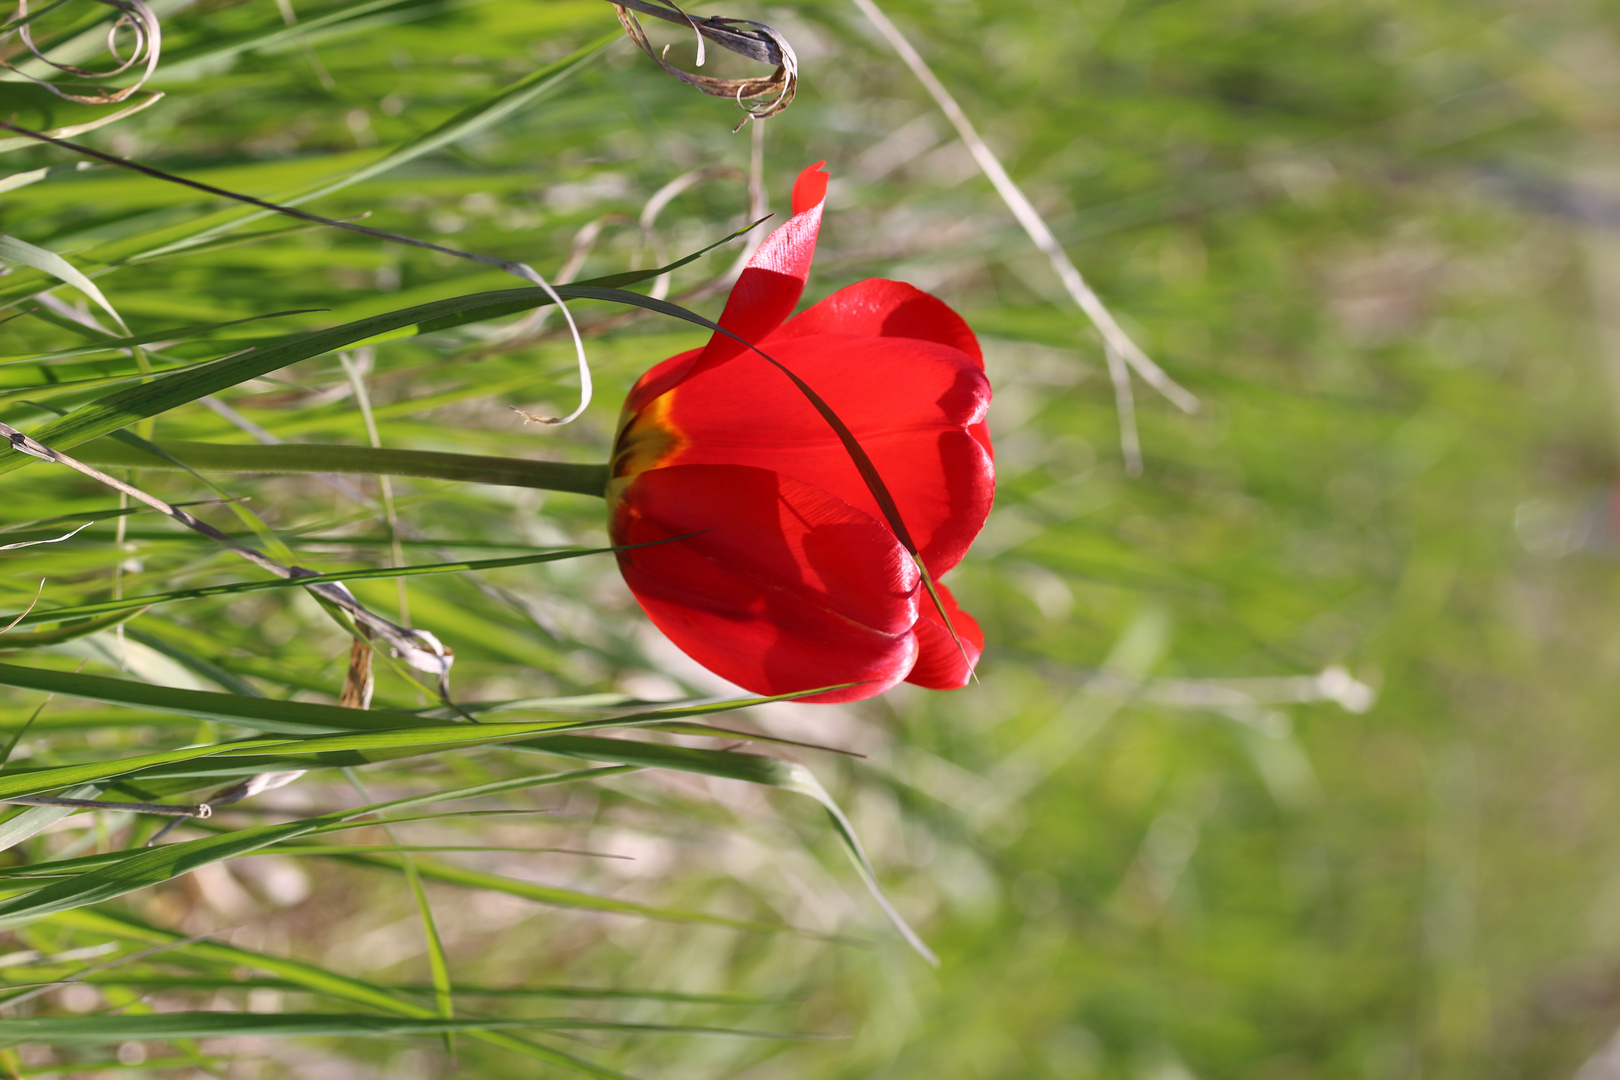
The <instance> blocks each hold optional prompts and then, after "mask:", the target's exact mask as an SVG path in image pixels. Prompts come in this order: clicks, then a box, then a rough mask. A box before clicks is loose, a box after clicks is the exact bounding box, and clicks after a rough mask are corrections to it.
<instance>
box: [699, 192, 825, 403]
mask: <svg viewBox="0 0 1620 1080" xmlns="http://www.w3.org/2000/svg"><path fill="white" fill-rule="evenodd" d="M822 164H824V163H822V162H818V163H817V164H815V165H812V166H810V167H809V168H808V169H805V170H804V171H803V172H801V173H800V174H799V179H798V181H797V182H796V183H795V184H794V185H793V216H792V217H790V218H788V220H787V221H786V222H784V223H783V224H782V226H781V227H780V228H778V229H776V230H775V231H774V232H772V233H771V235H769V236H767V237H766V238H765V242H764V243H762V244H760V245H759V250H758V251H756V252H754V255H753V257H752V258H750V259H749V260H748V265H747V266H746V267H744V268H743V272H742V275H741V276H740V277H738V278H737V284H735V285H733V286H732V287H731V295H730V296H728V297H727V298H726V309H725V311H723V312H722V313H721V315H720V318H719V320H718V321H719V324H720V325H721V326H723V327H725V328H726V329H727V330H729V331H731V332H732V333H733V334H736V335H737V336H738V337H740V338H742V339H743V341H746V342H749V343H750V344H753V345H758V344H759V343H760V342H762V341H764V340H765V339H766V338H767V337H769V336H770V334H771V332H772V331H774V330H775V329H776V328H777V327H779V326H781V325H782V322H783V320H785V319H786V318H787V317H788V316H789V315H791V314H793V308H794V306H795V305H796V304H798V302H799V297H800V296H802V295H804V282H805V279H806V278H808V277H809V276H810V260H811V259H812V258H813V257H814V256H815V254H816V237H817V236H818V235H819V234H820V232H821V207H822V203H823V202H824V201H825V200H826V196H827V174H826V173H823V172H817V170H818V169H820V168H821V166H822ZM812 197H813V199H814V201H810V200H811V199H812ZM746 349H747V346H745V345H743V344H742V343H741V342H738V341H737V340H735V339H734V338H731V337H728V336H727V335H725V334H719V333H717V334H715V335H714V336H712V337H711V338H709V344H708V345H707V346H705V347H704V349H703V352H702V353H700V354H699V355H698V358H697V359H696V360H695V361H693V363H692V366H691V369H690V372H689V374H696V373H697V372H699V371H704V370H707V369H709V368H712V367H715V366H717V365H719V364H723V363H725V362H726V361H727V360H730V359H731V358H732V357H734V356H736V355H738V354H739V353H742V352H744V351H746Z"/></svg>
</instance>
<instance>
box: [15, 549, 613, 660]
mask: <svg viewBox="0 0 1620 1080" xmlns="http://www.w3.org/2000/svg"><path fill="white" fill-rule="evenodd" d="M612 551H613V549H612V548H566V549H564V550H561V551H546V552H540V553H537V554H534V555H514V556H511V557H509V558H505V559H472V560H467V561H463V562H449V563H423V564H421V565H417V566H385V567H378V568H373V569H369V570H334V571H332V572H331V573H327V574H313V575H310V576H309V577H298V578H276V579H274V580H265V581H238V582H232V583H231V584H229V585H201V586H198V587H197V588H195V589H176V590H174V591H173V592H167V593H152V594H149V595H146V596H126V597H122V598H120V599H117V600H102V601H99V602H97V603H94V604H81V605H78V606H76V607H70V608H53V609H50V610H47V611H39V610H35V611H32V612H30V613H29V614H27V615H25V616H23V618H21V619H20V620H18V623H17V625H19V626H28V625H32V624H37V623H57V622H62V621H64V620H67V619H89V618H90V617H92V616H101V615H106V614H107V613H109V612H121V611H123V612H127V611H128V610H129V609H131V608H144V607H150V606H152V605H154V604H167V603H170V602H172V601H175V600H200V599H203V598H205V597H210V596H236V595H239V594H241V593H251V592H264V591H266V590H273V589H288V588H293V589H297V588H302V587H304V586H306V585H319V584H321V583H322V582H348V581H368V580H387V579H391V578H402V577H422V576H425V575H432V574H461V573H468V572H476V571H480V570H498V569H501V568H503V567H508V566H532V565H534V564H536V563H546V562H556V561H558V560H561V559H577V558H581V557H583V556H586V555H605V554H611V553H612ZM123 617H124V618H128V617H129V616H128V615H125V616H123ZM9 621H10V620H9V619H3V618H0V622H9ZM113 621H114V622H116V621H118V620H117V619H114V620H113ZM101 622H104V623H105V622H106V620H105V619H103V620H101ZM107 625H111V623H107ZM97 629H101V626H100V625H97V626H93V627H90V628H89V629H80V630H79V631H78V633H91V632H92V631H93V630H97ZM75 636H76V635H75ZM0 643H3V644H4V645H5V646H7V647H12V646H13V645H14V643H13V641H12V639H11V638H10V637H9V636H8V637H5V638H4V639H0Z"/></svg>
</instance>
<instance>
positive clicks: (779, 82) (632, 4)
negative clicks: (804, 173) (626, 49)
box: [612, 0, 799, 128]
mask: <svg viewBox="0 0 1620 1080" xmlns="http://www.w3.org/2000/svg"><path fill="white" fill-rule="evenodd" d="M612 3H613V7H614V9H615V10H616V11H617V12H618V13H619V23H620V24H621V25H622V26H623V27H624V32H625V33H626V34H628V35H629V37H630V40H631V41H634V42H635V43H636V45H637V46H638V47H639V48H640V49H641V51H642V52H644V53H646V54H647V55H648V56H650V57H652V58H653V60H654V62H656V63H657V64H658V66H659V67H661V68H663V69H664V70H665V71H667V72H669V73H670V74H671V75H673V76H675V77H676V78H677V79H679V80H681V82H683V83H686V84H687V85H688V86H695V87H697V88H698V89H699V90H701V91H703V92H704V93H705V94H712V95H714V96H715V97H723V98H731V99H732V100H733V101H735V102H736V103H737V105H738V106H739V107H740V108H741V109H742V110H743V111H744V112H746V113H747V114H748V115H747V116H745V117H743V119H742V123H739V124H738V125H737V127H738V128H741V127H742V126H743V124H746V123H747V122H748V121H750V120H763V119H765V118H766V117H768V116H775V115H776V114H777V113H779V112H781V111H782V110H783V109H785V108H787V107H788V106H789V105H790V104H792V102H793V95H794V93H795V91H796V90H797V88H798V84H799V58H798V56H796V55H795V54H794V52H793V46H791V45H789V44H788V42H787V39H786V38H784V37H783V36H782V35H781V34H779V33H777V32H776V31H775V30H773V29H772V28H771V27H769V26H766V25H765V24H764V23H761V22H754V21H753V20H752V19H729V18H726V17H725V16H721V15H714V16H709V17H707V18H705V17H703V16H699V15H688V14H687V13H686V12H685V11H682V10H681V9H680V7H678V6H677V5H676V4H675V3H674V0H657V3H653V2H649V0H612ZM638 11H639V12H641V13H642V14H643V15H651V16H653V17H654V18H658V19H663V20H664V21H665V22H672V23H678V24H680V25H683V26H687V27H690V28H691V29H692V31H693V32H694V33H696V34H697V35H698V52H697V66H698V67H702V66H703V61H704V51H703V39H705V38H707V39H708V40H710V41H712V42H714V43H715V44H716V45H718V46H720V47H721V48H722V49H726V50H728V51H730V52H734V53H737V54H739V55H741V56H746V57H748V58H749V59H752V60H759V61H762V62H764V63H768V64H775V65H776V70H775V71H774V72H772V73H771V74H770V75H767V76H760V77H757V78H751V79H722V78H716V77H715V76H712V75H698V74H695V73H693V72H690V71H683V70H682V69H680V68H678V67H675V66H674V65H673V64H671V63H669V62H668V61H667V60H665V59H664V53H665V52H668V49H667V48H666V49H664V50H662V51H660V50H657V49H654V48H653V45H652V42H651V41H649V40H648V39H647V32H646V31H645V30H643V29H642V27H641V21H640V20H639V19H637V18H636V12H638ZM763 98H769V99H770V100H768V101H766V100H761V99H763Z"/></svg>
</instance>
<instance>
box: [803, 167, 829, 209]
mask: <svg viewBox="0 0 1620 1080" xmlns="http://www.w3.org/2000/svg"><path fill="white" fill-rule="evenodd" d="M825 164H827V163H826V162H825V161H818V162H816V163H815V164H814V165H812V166H810V167H809V168H808V169H805V170H804V171H803V172H801V173H799V177H798V179H797V180H795V181H793V212H794V213H795V214H802V213H804V212H805V211H807V210H809V209H810V208H811V207H812V206H820V205H821V204H822V202H823V201H824V200H825V199H826V198H827V181H828V180H831V179H832V177H830V176H828V175H827V174H826V173H824V172H822V171H821V167H822V166H823V165H825Z"/></svg>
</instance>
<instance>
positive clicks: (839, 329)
mask: <svg viewBox="0 0 1620 1080" xmlns="http://www.w3.org/2000/svg"><path fill="white" fill-rule="evenodd" d="M812 334H856V335H860V336H862V337H892V338H914V339H916V340H918V341H936V342H938V343H939V344H941V345H949V346H951V347H952V348H953V349H959V350H961V351H962V352H964V353H966V354H967V355H968V356H970V357H972V358H973V361H974V362H975V363H976V364H978V365H979V370H981V371H982V370H984V353H983V352H981V351H980V349H979V339H978V338H977V337H975V336H974V334H973V331H972V329H970V328H969V327H968V324H967V323H966V322H965V321H964V320H963V319H962V316H960V315H958V314H957V313H956V312H954V311H952V310H951V309H950V306H949V305H947V304H946V303H945V301H943V300H940V299H939V298H937V297H934V296H930V295H928V294H927V293H925V292H923V291H922V290H921V289H919V288H917V287H916V286H913V285H907V284H906V283H905V282H903V281H889V280H887V279H885V278H867V279H866V280H865V281H857V282H856V283H855V284H853V285H851V286H849V287H848V288H844V289H839V290H838V291H837V292H835V293H833V294H832V295H831V296H829V297H827V298H826V299H825V300H823V301H821V302H820V303H818V304H812V305H811V306H810V307H808V308H805V309H804V310H803V311H801V312H799V314H797V315H795V316H793V318H791V319H789V320H788V321H787V322H786V323H784V324H783V325H782V328H781V329H780V330H778V331H777V332H776V335H775V336H776V337H777V338H778V339H780V338H783V337H807V336H809V335H812ZM766 352H770V350H769V349H766ZM772 355H775V354H774V353H773V354H772Z"/></svg>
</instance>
